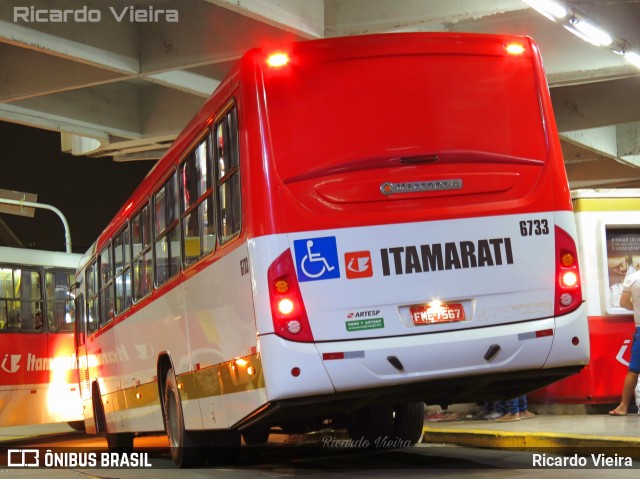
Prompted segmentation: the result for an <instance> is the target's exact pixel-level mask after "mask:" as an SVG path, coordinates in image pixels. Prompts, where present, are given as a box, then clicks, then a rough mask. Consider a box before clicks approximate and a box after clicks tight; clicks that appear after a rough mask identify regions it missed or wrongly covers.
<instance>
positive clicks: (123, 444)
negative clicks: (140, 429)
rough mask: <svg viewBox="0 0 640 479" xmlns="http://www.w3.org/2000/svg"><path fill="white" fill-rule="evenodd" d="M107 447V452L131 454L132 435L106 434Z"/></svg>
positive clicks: (120, 433) (123, 433) (121, 433)
mask: <svg viewBox="0 0 640 479" xmlns="http://www.w3.org/2000/svg"><path fill="white" fill-rule="evenodd" d="M107 446H109V451H117V452H132V451H133V433H132V432H119V433H113V434H109V433H107Z"/></svg>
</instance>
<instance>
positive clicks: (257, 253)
mask: <svg viewBox="0 0 640 479" xmlns="http://www.w3.org/2000/svg"><path fill="white" fill-rule="evenodd" d="M542 219H544V220H546V222H547V224H548V228H549V230H548V234H540V235H533V236H522V235H521V231H520V222H521V221H528V220H542ZM556 224H558V226H560V227H561V228H562V229H564V230H565V231H566V232H567V233H569V234H570V235H571V236H572V237H574V238H575V234H576V231H575V224H574V222H573V217H572V214H571V212H559V213H555V214H554V213H553V212H551V213H540V214H528V215H512V216H502V217H489V218H486V217H485V218H471V219H468V218H467V219H463V220H446V221H432V222H428V223H411V224H397V225H383V226H371V227H362V228H346V229H341V230H327V231H313V232H302V233H292V234H289V235H274V236H269V237H261V238H257V239H256V240H255V241H254V242H253V244H251V245H250V251H251V258H252V267H253V268H254V275H255V277H256V278H267V271H268V268H269V265H270V264H271V263H272V262H273V260H275V259H276V258H277V257H278V256H279V255H280V254H281V253H282V252H283V251H285V250H286V249H287V248H290V249H291V252H292V256H293V258H294V262H295V264H296V268H297V274H298V280H299V281H300V278H301V277H302V278H305V276H304V275H303V276H301V274H300V268H301V265H302V263H303V261H304V259H305V257H307V256H308V254H309V251H310V252H311V254H314V255H315V254H318V253H320V257H325V256H326V257H327V258H329V257H331V258H333V263H332V260H330V259H328V261H327V263H326V265H320V264H319V263H318V264H319V268H320V269H319V270H322V268H323V267H324V268H327V265H328V266H332V267H334V268H335V269H339V274H338V275H336V274H335V269H334V273H333V275H334V277H331V278H328V279H325V280H309V279H306V280H303V281H300V289H301V292H302V297H303V301H304V305H305V308H306V311H307V315H308V317H309V322H310V324H311V329H312V331H313V335H314V340H315V341H316V342H315V343H296V342H292V341H285V340H283V339H281V338H279V337H278V336H276V335H275V334H274V333H273V331H274V326H273V321H272V319H271V314H270V311H271V309H270V308H271V306H270V299H269V293H268V290H267V288H266V287H265V286H266V285H265V284H264V283H263V282H261V281H256V294H255V302H256V318H257V327H258V333H259V334H260V348H261V352H262V360H263V365H264V370H265V382H266V387H267V391H268V394H269V400H276V399H284V398H294V397H296V396H305V395H320V394H328V393H332V392H343V391H350V390H356V389H365V388H376V387H384V386H391V385H394V384H410V383H412V382H419V381H426V380H431V379H438V378H443V377H452V376H453V377H455V376H460V377H463V376H465V375H478V374H491V373H498V372H508V371H516V370H520V369H523V370H524V369H529V370H531V369H542V368H552V367H561V366H566V365H575V364H587V362H588V359H589V341H588V330H587V324H586V321H585V320H584V314H585V309H584V306H581V307H580V308H578V309H577V310H576V311H574V312H573V313H571V314H567V315H564V316H562V317H560V318H558V319H556V318H554V298H555V277H556V259H555V249H556V248H555V234H554V233H555V230H554V225H556ZM324 238H332V239H331V242H332V244H333V242H334V243H335V245H336V246H335V248H336V250H337V251H335V254H334V255H333V256H332V255H331V254H330V253H331V252H329V253H327V251H328V250H329V249H331V248H330V247H328V248H327V247H326V244H325V246H324V249H322V247H321V248H319V249H317V250H313V249H311V250H307V253H306V254H305V251H304V248H302V253H300V250H301V245H302V246H303V247H304V246H305V242H307V241H309V240H311V241H314V245H316V244H318V243H322V241H324ZM495 238H498V239H502V243H500V242H495V243H492V244H491V248H492V249H491V253H492V255H493V257H492V259H491V261H493V263H492V265H491V264H486V265H485V266H483V267H467V268H450V269H444V268H443V269H441V270H436V271H431V270H430V271H426V272H421V271H419V270H418V269H419V266H416V264H415V261H414V260H415V256H414V258H413V259H408V256H402V255H400V256H398V257H399V260H400V261H399V263H398V266H396V265H395V264H394V262H395V258H394V259H389V260H388V262H389V263H390V264H388V265H384V264H383V259H382V251H383V250H386V251H390V248H394V247H400V248H404V251H405V252H406V251H407V247H412V246H413V247H415V249H416V250H417V251H419V250H420V245H424V244H428V245H433V244H441V245H444V244H446V243H455V244H457V245H459V243H460V241H462V240H464V241H468V242H472V243H473V244H474V245H478V244H479V243H480V242H481V241H483V240H487V239H495ZM506 239H508V243H509V247H510V251H509V252H507V251H506V248H507V240H506ZM300 242H302V243H300ZM296 245H297V247H298V251H296V250H295V247H296ZM312 248H313V246H312ZM499 248H501V249H500V250H499V251H498V249H499ZM443 249H444V247H443ZM458 251H459V250H458ZM350 252H368V253H369V255H370V260H371V265H372V268H373V272H372V274H371V275H370V276H368V277H358V278H352V279H349V278H347V277H346V272H345V271H346V268H347V267H348V258H350V257H351V256H349V253H350ZM498 253H499V254H498ZM322 255H324V256H322ZM499 255H501V257H499ZM301 257H302V259H301ZM316 258H318V256H316ZM477 259H478V258H476V260H477ZM508 259H509V260H511V261H508ZM307 260H308V258H307ZM485 260H486V261H485V262H489V260H487V259H486V258H485ZM407 261H413V262H414V264H413V265H412V266H411V267H408V266H407ZM305 264H306V266H307V268H308V263H305ZM319 270H316V271H315V272H314V273H312V274H317V272H318V271H319ZM326 271H327V269H325V272H326ZM306 272H308V271H306ZM385 272H386V273H388V274H385ZM304 273H305V272H303V274H304ZM433 299H440V300H442V301H448V302H457V303H462V304H463V306H464V310H465V316H466V320H465V321H459V322H445V323H439V324H429V325H415V324H414V323H413V321H412V319H411V315H410V312H409V308H410V306H411V305H420V304H426V303H428V302H429V301H431V300H433ZM358 317H362V318H365V319H367V318H370V317H374V318H375V319H376V320H377V323H374V324H375V327H373V328H371V329H360V330H358V328H355V329H350V328H349V327H348V325H349V324H350V321H353V320H355V318H358ZM549 330H552V331H553V334H552V335H548V336H545V335H544V334H543V335H541V336H540V337H536V332H541V331H549ZM574 336H580V337H581V339H582V340H581V342H580V343H579V344H578V345H573V344H572V342H571V341H572V338H573V337H574ZM494 344H498V345H500V352H499V353H498V354H497V356H496V357H494V358H492V359H491V360H490V361H487V360H485V359H484V356H485V354H486V353H487V351H488V349H489V348H490V347H491V346H492V345H494ZM323 353H345V356H347V357H348V358H345V359H338V360H323V359H322V357H323V356H322V354H323ZM388 356H396V357H397V358H398V359H399V360H400V362H401V363H402V365H403V366H404V369H403V371H399V370H398V369H396V368H394V367H393V366H392V364H391V363H390V362H389V361H388V360H387V357H388ZM293 367H298V368H300V370H301V372H300V375H299V376H298V377H294V376H293V375H292V374H291V372H290V371H291V369H292V368H293Z"/></svg>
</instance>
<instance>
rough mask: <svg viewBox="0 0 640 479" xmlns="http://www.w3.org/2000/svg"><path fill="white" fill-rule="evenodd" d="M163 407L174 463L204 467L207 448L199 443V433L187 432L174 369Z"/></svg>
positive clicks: (169, 378) (168, 373) (182, 465)
mask: <svg viewBox="0 0 640 479" xmlns="http://www.w3.org/2000/svg"><path fill="white" fill-rule="evenodd" d="M163 407H164V417H165V429H166V431H167V436H168V437H169V448H170V451H171V458H172V459H173V462H174V463H175V464H176V466H178V467H193V466H200V465H202V464H203V463H204V458H205V452H206V447H205V445H204V444H200V441H198V434H197V433H190V432H189V431H187V430H185V426H184V414H183V412H182V402H181V400H180V393H179V391H178V385H177V381H176V376H175V374H174V372H173V369H169V371H167V377H166V380H165V388H164V400H163Z"/></svg>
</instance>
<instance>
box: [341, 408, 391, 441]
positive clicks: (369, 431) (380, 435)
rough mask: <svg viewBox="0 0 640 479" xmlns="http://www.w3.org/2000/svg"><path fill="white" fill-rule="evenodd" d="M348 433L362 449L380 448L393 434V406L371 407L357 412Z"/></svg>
mask: <svg viewBox="0 0 640 479" xmlns="http://www.w3.org/2000/svg"><path fill="white" fill-rule="evenodd" d="M347 432H348V433H349V437H350V438H351V440H352V441H354V442H358V444H360V445H361V447H380V445H381V441H385V440H386V439H385V438H389V437H390V436H391V434H392V433H393V406H369V407H364V408H362V409H359V410H357V411H356V412H355V413H354V414H353V416H352V421H351V424H350V425H349V426H348V427H347Z"/></svg>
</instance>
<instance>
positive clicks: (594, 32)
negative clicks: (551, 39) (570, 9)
mask: <svg viewBox="0 0 640 479" xmlns="http://www.w3.org/2000/svg"><path fill="white" fill-rule="evenodd" d="M570 23H571V26H572V27H573V28H574V29H575V30H576V31H578V32H580V33H581V34H582V36H580V35H578V36H579V37H580V38H582V39H583V40H586V41H588V42H589V43H593V44H594V45H598V46H600V45H602V46H605V47H608V46H609V45H611V44H612V43H613V38H611V35H609V34H608V33H607V32H605V31H604V30H603V29H601V28H599V27H596V26H595V25H593V24H591V23H589V22H587V21H585V20H579V19H577V18H572V19H571V22H570ZM567 30H569V31H570V32H571V33H573V34H574V35H577V34H576V32H574V31H572V30H571V29H569V28H567Z"/></svg>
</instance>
